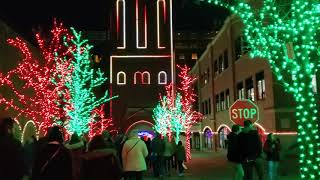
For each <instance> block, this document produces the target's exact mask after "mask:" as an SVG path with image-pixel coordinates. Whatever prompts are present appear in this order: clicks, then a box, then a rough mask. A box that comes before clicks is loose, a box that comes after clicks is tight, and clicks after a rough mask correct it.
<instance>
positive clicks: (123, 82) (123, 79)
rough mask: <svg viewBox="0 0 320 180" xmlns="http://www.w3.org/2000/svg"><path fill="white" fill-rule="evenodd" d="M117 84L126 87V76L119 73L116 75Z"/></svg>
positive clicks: (121, 72) (123, 73)
mask: <svg viewBox="0 0 320 180" xmlns="http://www.w3.org/2000/svg"><path fill="white" fill-rule="evenodd" d="M117 84H118V85H126V84H127V75H126V73H125V72H123V71H120V72H118V73H117Z"/></svg>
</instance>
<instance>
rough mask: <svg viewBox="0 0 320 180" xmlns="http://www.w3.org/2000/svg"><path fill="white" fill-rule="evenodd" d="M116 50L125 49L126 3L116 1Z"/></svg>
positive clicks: (122, 0) (123, 0)
mask: <svg viewBox="0 0 320 180" xmlns="http://www.w3.org/2000/svg"><path fill="white" fill-rule="evenodd" d="M116 6H117V25H116V26H117V27H116V28H117V40H118V47H117V49H125V48H126V1H125V0H117V5H116Z"/></svg>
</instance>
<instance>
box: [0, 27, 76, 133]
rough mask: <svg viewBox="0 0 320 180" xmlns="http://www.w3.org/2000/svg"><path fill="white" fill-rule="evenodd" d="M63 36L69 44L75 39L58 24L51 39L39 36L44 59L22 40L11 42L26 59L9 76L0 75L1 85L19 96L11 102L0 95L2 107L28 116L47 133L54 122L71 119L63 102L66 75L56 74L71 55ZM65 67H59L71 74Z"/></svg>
mask: <svg viewBox="0 0 320 180" xmlns="http://www.w3.org/2000/svg"><path fill="white" fill-rule="evenodd" d="M63 37H65V39H66V41H69V40H70V39H71V38H72V37H71V36H70V35H69V34H68V31H67V29H66V28H64V27H63V25H62V24H61V23H60V24H58V23H56V22H54V26H53V28H52V30H51V31H50V38H49V39H47V40H44V39H43V38H42V37H41V35H40V33H38V34H36V39H37V43H38V45H39V48H40V52H41V54H42V57H43V60H38V59H36V58H34V57H33V56H32V53H31V51H30V49H29V48H28V46H27V43H26V42H24V41H23V40H22V39H20V38H15V39H8V40H7V42H8V43H9V44H10V45H12V46H14V47H16V48H17V49H18V50H19V51H20V52H21V53H22V56H23V59H22V60H21V61H20V63H19V64H18V65H17V67H16V68H15V69H13V70H11V71H9V72H8V73H7V75H1V76H0V86H3V87H9V88H10V89H11V91H12V92H13V93H14V95H15V97H12V98H11V99H9V98H6V97H4V96H2V95H1V94H0V104H4V105H5V106H6V109H13V110H14V111H15V112H16V113H17V117H16V119H19V120H21V118H22V117H24V118H26V119H28V120H32V121H33V122H34V123H35V125H36V128H39V127H41V128H44V129H45V130H46V129H47V128H48V127H49V126H51V124H52V123H54V122H57V121H61V122H62V121H66V120H67V119H66V118H65V117H66V114H65V112H64V111H63V107H62V106H61V104H60V103H59V102H61V97H60V95H59V93H60V90H61V89H63V87H64V84H63V82H62V80H61V79H62V78H61V77H62V76H63V75H62V74H58V72H57V71H56V69H57V68H58V67H57V66H56V65H57V62H59V63H60V64H63V63H61V61H62V56H64V55H67V54H68V53H69V49H68V48H66V47H64V46H63V43H62V39H63ZM58 53H59V54H61V56H60V55H58ZM63 62H64V63H68V61H63ZM65 67H68V66H60V67H59V68H60V70H61V72H68V70H67V69H64V68H65ZM61 68H62V69H61ZM66 94H67V92H66Z"/></svg>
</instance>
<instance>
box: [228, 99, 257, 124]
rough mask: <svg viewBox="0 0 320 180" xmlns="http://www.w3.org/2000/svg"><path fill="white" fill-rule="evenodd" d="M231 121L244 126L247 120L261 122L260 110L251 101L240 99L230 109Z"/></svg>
mask: <svg viewBox="0 0 320 180" xmlns="http://www.w3.org/2000/svg"><path fill="white" fill-rule="evenodd" d="M229 116H230V120H231V121H233V122H234V123H235V124H239V125H241V126H243V122H244V121H245V120H250V121H251V122H252V123H255V122H256V121H258V120H259V108H258V106H257V105H256V104H254V103H253V102H252V101H251V100H249V99H238V100H237V101H236V102H234V103H233V104H232V106H230V108H229Z"/></svg>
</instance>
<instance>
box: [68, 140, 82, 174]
mask: <svg viewBox="0 0 320 180" xmlns="http://www.w3.org/2000/svg"><path fill="white" fill-rule="evenodd" d="M65 147H66V148H67V149H69V150H70V151H71V155H72V169H73V170H72V174H73V180H78V179H79V178H80V171H81V155H82V154H83V153H84V150H85V145H84V142H83V141H80V142H78V143H74V144H70V143H68V144H66V145H65Z"/></svg>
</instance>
